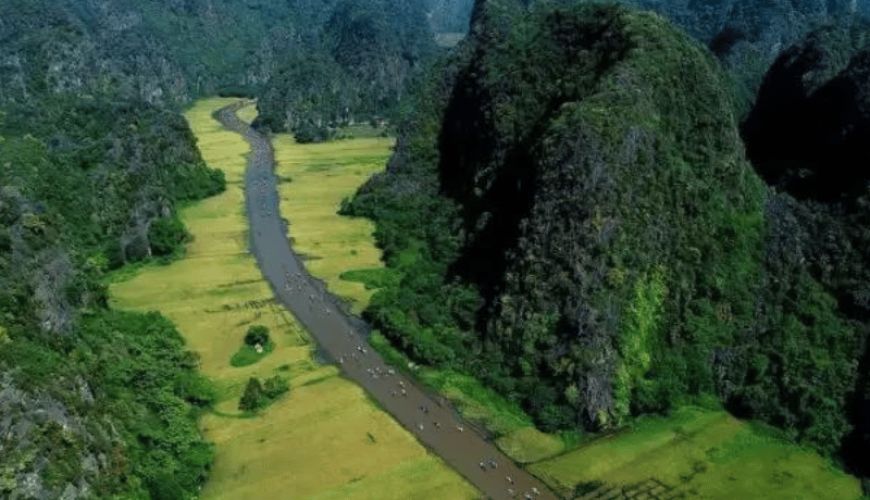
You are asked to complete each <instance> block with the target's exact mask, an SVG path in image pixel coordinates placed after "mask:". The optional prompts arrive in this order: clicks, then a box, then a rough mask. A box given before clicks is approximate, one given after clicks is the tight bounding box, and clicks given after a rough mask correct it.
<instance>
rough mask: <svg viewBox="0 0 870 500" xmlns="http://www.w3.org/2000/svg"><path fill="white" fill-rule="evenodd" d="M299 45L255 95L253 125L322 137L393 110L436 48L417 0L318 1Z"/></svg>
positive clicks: (308, 137)
mask: <svg viewBox="0 0 870 500" xmlns="http://www.w3.org/2000/svg"><path fill="white" fill-rule="evenodd" d="M320 10H321V12H319V13H318V14H317V16H316V17H317V18H318V21H317V24H314V25H313V26H309V29H310V30H311V31H313V32H315V33H312V38H311V39H310V40H309V41H308V43H307V44H306V45H307V46H306V47H305V50H294V51H290V52H289V55H288V56H287V57H286V58H285V59H284V60H282V61H281V63H280V64H279V65H278V67H277V69H276V71H275V72H274V73H273V74H272V75H271V78H270V80H269V82H268V83H267V84H266V85H265V86H264V88H263V90H262V91H261V92H260V93H259V95H258V103H257V108H258V112H259V116H258V117H257V120H256V123H255V125H256V126H263V127H266V128H269V129H270V130H272V131H276V132H277V131H285V130H289V131H292V132H293V133H294V135H295V136H296V140H297V141H299V142H320V141H325V140H329V139H330V138H332V137H333V136H334V135H335V128H336V127H338V126H341V125H346V124H348V123H352V122H353V121H363V120H374V119H383V118H387V117H389V116H391V115H392V113H393V111H394V110H395V108H396V106H397V104H398V102H399V100H400V99H401V98H402V96H403V95H404V94H405V92H406V90H407V88H408V87H409V85H410V84H411V82H412V81H413V80H414V78H416V77H417V75H418V74H419V73H420V71H421V69H422V68H425V67H426V66H427V65H428V63H429V61H430V59H431V56H432V55H433V54H434V51H435V46H434V44H433V41H432V37H431V31H430V28H429V26H428V25H427V23H426V19H425V15H426V14H425V7H424V5H423V2H422V1H420V0H365V1H361V0H342V1H338V2H334V3H332V4H331V5H330V4H327V5H323V6H322V8H321V9H320Z"/></svg>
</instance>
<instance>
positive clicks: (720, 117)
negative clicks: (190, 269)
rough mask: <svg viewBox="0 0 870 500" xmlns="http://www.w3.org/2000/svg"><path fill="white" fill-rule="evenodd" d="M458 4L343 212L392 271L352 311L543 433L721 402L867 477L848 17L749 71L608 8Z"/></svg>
mask: <svg viewBox="0 0 870 500" xmlns="http://www.w3.org/2000/svg"><path fill="white" fill-rule="evenodd" d="M473 19H474V21H473V23H474V24H473V26H472V29H471V33H470V36H469V38H467V39H466V40H465V41H463V42H462V43H461V44H460V46H459V47H458V49H457V51H456V52H455V53H453V54H452V55H451V56H450V58H449V59H447V60H444V61H442V62H441V63H439V65H438V67H436V68H435V69H434V70H433V71H432V72H431V73H430V75H429V77H428V78H427V79H426V80H425V81H424V82H423V83H421V84H420V85H418V86H417V87H416V88H415V99H414V102H415V105H416V106H415V107H414V108H413V109H410V110H409V111H408V112H407V113H406V115H405V116H404V119H403V121H402V124H401V125H400V131H401V133H400V136H399V139H398V144H397V147H396V153H395V155H394V156H393V157H392V159H391V160H390V163H389V165H388V167H387V171H386V173H384V174H380V175H377V176H375V177H373V178H372V179H371V180H369V182H368V183H367V184H366V185H365V186H363V187H362V188H361V189H360V190H359V191H358V193H357V194H356V195H355V196H354V197H353V198H352V199H350V200H347V201H346V202H345V204H344V205H343V208H342V210H343V212H344V213H347V214H352V215H362V216H367V217H370V218H372V219H373V220H374V221H375V222H376V227H377V229H376V237H377V240H378V243H379V245H380V246H381V247H382V248H383V249H384V255H385V261H386V263H387V265H388V267H390V268H391V269H392V270H393V272H394V273H395V275H396V276H397V278H395V279H393V280H389V281H387V282H386V285H387V286H386V287H385V288H383V289H381V290H380V291H379V292H378V293H377V294H376V295H375V296H374V298H373V299H372V305H371V306H370V307H369V309H368V310H367V311H366V313H365V315H366V318H367V319H368V320H369V321H370V322H371V323H372V325H373V327H375V328H377V329H379V330H380V331H381V332H383V333H384V334H385V335H386V336H387V337H388V338H389V339H390V340H391V341H392V342H393V343H394V344H395V345H397V346H399V347H400V348H402V349H403V350H404V351H405V352H406V353H407V354H408V355H409V356H411V357H412V358H413V359H414V360H415V361H417V362H420V363H425V364H430V365H434V366H440V367H445V368H451V369H454V370H460V371H464V372H466V373H469V374H472V375H474V376H476V377H478V378H479V379H481V380H483V381H484V382H486V383H487V384H488V385H489V386H490V387H493V388H495V389H496V390H498V391H499V392H500V393H502V394H505V395H507V396H508V397H509V398H510V399H511V400H513V401H517V402H519V403H521V404H522V406H523V408H524V409H525V410H526V411H528V412H529V413H530V414H531V415H532V416H533V417H534V419H535V420H536V422H537V424H538V425H539V426H540V427H541V428H543V429H545V430H556V429H564V428H572V427H575V426H581V427H584V428H586V429H590V430H606V429H610V428H615V427H618V426H620V425H622V424H624V423H626V422H628V421H629V420H630V419H631V418H633V417H635V416H638V415H641V414H644V413H650V412H658V413H661V412H668V411H669V410H670V409H672V408H675V407H677V406H679V405H682V404H686V403H691V404H696V405H701V406H706V407H711V408H721V407H725V408H726V409H728V410H729V411H731V412H732V413H734V414H735V415H738V416H740V417H746V418H756V419H760V420H763V421H766V422H768V423H771V424H773V425H775V426H778V427H780V428H782V429H783V430H784V431H785V432H786V434H787V435H788V436H790V437H791V438H793V439H795V440H796V441H798V442H800V443H803V444H806V445H808V446H811V447H813V448H815V449H817V450H819V451H821V452H822V453H824V454H826V455H828V456H832V457H836V458H838V459H839V460H841V461H842V462H843V463H844V465H845V466H846V467H847V468H848V469H849V470H850V471H852V472H855V473H858V474H859V475H861V476H863V477H867V476H868V473H870V468H868V465H870V464H868V462H867V456H868V455H867V453H866V451H867V449H868V445H870V427H868V424H867V422H868V421H870V411H868V408H870V385H868V376H870V365H868V362H867V360H868V357H867V349H868V343H867V336H868V331H870V315H868V313H870V302H868V283H870V281H868V278H870V276H868V275H867V272H868V267H867V265H868V261H867V259H868V257H870V255H868V254H867V251H868V250H867V249H868V248H870V245H868V243H870V242H868V241H867V240H866V238H867V222H868V220H870V219H868V213H867V207H868V206H870V205H868V199H870V193H868V186H870V183H868V177H867V174H866V168H863V166H862V165H866V163H867V161H868V160H870V158H868V156H867V148H866V144H868V142H870V101H868V98H867V93H866V91H864V90H861V89H866V87H867V85H868V83H870V73H868V68H870V65H868V63H867V61H868V54H870V47H868V36H867V33H868V24H867V23H866V21H864V20H861V19H860V18H858V17H855V16H854V15H852V14H851V13H848V12H847V13H845V15H844V17H838V18H825V17H820V18H816V19H815V22H809V21H807V23H806V24H805V25H804V26H805V30H810V32H809V34H805V35H804V36H796V35H795V34H794V33H792V32H789V31H788V30H785V31H781V32H780V35H783V33H787V34H789V36H791V37H793V38H794V39H795V43H794V44H793V45H791V46H785V47H783V48H782V50H781V51H779V52H777V53H776V54H775V57H771V59H772V60H773V65H772V66H771V67H770V69H769V71H765V72H764V73H762V74H761V75H758V74H756V72H757V69H754V66H753V65H754V64H756V61H753V60H748V61H746V62H745V64H737V65H736V66H735V67H733V68H731V69H730V70H729V69H728V65H727V64H724V63H723V59H725V58H726V57H725V56H727V55H728V51H726V50H722V49H721V47H719V48H720V50H718V51H714V50H712V48H715V47H717V45H716V43H715V42H716V41H715V40H714V39H715V38H716V37H715V35H714V36H712V37H711V39H708V40H706V41H705V44H702V43H699V42H700V41H699V40H698V39H697V38H690V37H689V36H687V35H686V34H684V32H681V31H678V30H676V29H674V27H672V25H671V24H670V23H669V22H667V21H665V20H664V19H663V18H661V17H657V16H654V15H650V14H642V13H640V12H638V11H635V10H630V9H626V8H622V7H618V6H615V5H599V4H584V3H581V4H570V5H565V4H553V3H549V4H536V5H534V4H533V5H532V6H531V7H530V6H528V5H527V3H526V2H514V1H511V0H491V1H489V2H477V4H476V7H475V12H474V16H473ZM795 29H797V28H795ZM705 45H707V46H705ZM711 45H712V46H713V47H711ZM717 56H719V57H718V58H717ZM756 89H757V90H758V93H757V97H753V95H754V94H755V91H756ZM747 90H751V92H752V95H750V94H748V93H747ZM795 144H797V145H798V146H795ZM865 483H866V481H865ZM867 485H868V484H865V487H866V486H867Z"/></svg>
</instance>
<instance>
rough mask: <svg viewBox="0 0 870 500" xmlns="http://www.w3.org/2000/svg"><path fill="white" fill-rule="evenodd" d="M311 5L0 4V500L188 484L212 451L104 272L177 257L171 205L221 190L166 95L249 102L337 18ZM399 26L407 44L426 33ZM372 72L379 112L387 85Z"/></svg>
mask: <svg viewBox="0 0 870 500" xmlns="http://www.w3.org/2000/svg"><path fill="white" fill-rule="evenodd" d="M393 3H394V4H396V5H400V6H402V7H403V8H406V11H405V12H400V13H402V14H403V15H406V16H407V17H408V18H409V19H411V18H414V19H416V18H421V16H419V15H416V14H414V15H411V14H412V13H413V12H416V11H414V9H416V8H418V7H417V5H418V4H416V3H413V2H391V3H390V5H392V4H393ZM360 4H362V3H360ZM366 5H367V4H366ZM324 7H325V6H324V5H320V4H315V3H313V2H304V1H299V2H271V1H262V0H246V1H241V0H226V1H212V0H201V1H200V0H193V1H175V0H173V1H158V0H148V1H143V2H136V3H135V5H131V4H130V3H127V2H121V1H100V2H96V1H90V0H59V1H56V0H15V1H11V0H3V1H0V81H2V82H3V84H2V85H0V436H2V437H0V497H2V498H9V499H40V500H43V499H53V498H64V499H65V500H75V499H78V498H82V499H83V498H137V499H155V500H156V499H161V500H162V499H173V500H174V499H185V500H187V499H189V498H191V497H195V496H196V494H197V492H198V490H199V488H200V486H201V485H202V483H203V481H204V480H205V478H206V473H207V470H208V468H209V467H210V464H211V462H212V459H213V451H212V446H211V445H210V444H209V443H206V442H205V441H204V440H203V439H202V436H201V435H200V433H199V430H198V429H197V424H196V421H197V416H198V414H199V413H200V412H202V411H203V410H205V409H207V408H209V407H210V405H211V404H212V402H213V401H214V390H213V388H212V387H211V385H210V383H209V382H208V381H207V380H205V379H204V378H202V377H201V376H200V375H199V374H198V373H197V360H196V357H195V356H194V355H192V354H191V353H190V352H187V351H186V350H185V347H184V342H183V339H182V337H181V336H180V335H179V333H178V332H177V331H176V330H175V328H174V326H173V325H172V324H171V323H170V322H169V321H168V320H166V319H165V318H163V317H161V316H159V315H158V314H155V313H151V314H139V313H126V312H124V313H122V312H117V311H112V310H110V309H109V307H108V305H107V292H106V285H105V280H106V277H107V273H108V272H110V271H112V270H115V269H119V268H121V267H123V266H125V265H130V264H131V263H136V262H143V261H157V262H161V261H163V262H166V261H168V260H171V259H174V258H177V257H178V256H180V255H182V254H183V248H184V243H185V242H187V241H189V239H190V235H189V234H188V233H187V232H186V231H185V228H184V226H183V224H182V223H181V221H180V220H179V217H178V208H179V207H180V206H181V205H183V204H184V203H188V202H192V201H195V200H200V199H202V198H205V197H207V196H210V195H213V194H215V193H218V192H220V191H222V190H224V189H225V181H224V177H223V173H222V172H220V171H216V170H212V169H210V168H208V167H207V166H206V165H205V164H204V163H203V161H202V158H201V157H200V154H199V152H198V150H197V148H196V144H195V138H194V137H193V134H192V133H191V131H190V129H189V128H188V126H187V123H186V122H185V120H184V119H183V118H182V117H181V115H180V114H178V111H179V110H180V109H181V107H182V106H184V105H185V104H186V103H189V102H190V101H191V100H192V99H195V98H197V97H199V96H204V95H212V94H215V93H218V94H231V95H257V94H258V93H260V92H265V89H267V88H268V82H270V81H271V79H272V77H273V75H277V74H279V73H280V71H279V70H278V69H277V68H280V67H281V64H292V58H291V56H290V55H291V54H298V53H304V52H305V51H306V50H307V49H306V48H307V47H309V46H314V45H316V44H320V45H322V46H323V47H324V49H323V50H324V52H323V53H324V54H329V51H328V50H327V49H328V48H329V47H331V46H330V45H328V44H327V42H329V43H340V40H337V39H336V36H335V34H336V33H340V32H341V30H343V29H345V26H344V25H341V24H340V23H342V22H346V21H347V19H349V18H348V17H347V16H351V17H350V19H352V20H354V19H356V18H355V17H353V16H352V15H351V14H347V13H346V14H345V16H344V17H342V15H339V14H335V15H331V16H330V15H329V14H330V12H329V11H328V9H325V8H324ZM339 7H340V8H342V9H344V10H345V11H347V12H356V11H355V10H354V9H356V10H359V7H358V5H357V4H355V3H353V2H344V3H343V4H338V3H336V5H335V8H336V9H339ZM382 7H383V8H384V9H385V10H389V9H387V7H388V5H387V3H386V2H385V3H384V5H383V6H382ZM323 15H327V16H326V17H324V18H320V17H319V16H323ZM306 16H315V17H318V19H319V22H320V23H321V24H320V25H306V24H304V22H303V20H304V19H305V17H306ZM415 16H416V17H415ZM422 18H424V19H425V16H423V17H422ZM384 21H385V20H384V19H380V20H378V22H379V23H380V24H378V25H377V26H375V28H377V29H379V30H386V29H388V28H389V30H390V32H391V33H394V34H396V33H399V32H400V31H399V30H395V27H388V26H386V25H384V24H383V23H384ZM387 21H389V22H396V18H395V17H392V18H389V19H387ZM329 22H332V23H333V24H334V27H333V28H332V29H333V31H332V32H331V33H333V34H332V35H327V34H325V33H326V31H325V29H326V28H325V27H326V26H328V23H329ZM353 22H356V21H353ZM424 22H425V21H424ZM312 26H314V29H313V30H312ZM418 29H419V32H416V33H409V32H408V30H412V31H413V30H418ZM321 32H323V33H321ZM402 33H403V34H402V36H403V37H404V38H403V39H402V40H401V43H406V42H408V41H409V40H412V39H413V38H414V36H417V37H418V38H419V40H418V41H416V42H414V43H417V44H418V45H419V47H421V48H420V49H416V50H419V51H421V53H422V52H425V50H427V49H426V48H425V47H426V44H427V43H429V42H430V39H431V36H430V34H431V31H430V28H429V26H428V25H425V24H424V25H423V26H422V27H421V26H420V25H419V24H417V25H411V24H409V25H408V26H407V27H406V28H405V32H402ZM372 36H374V37H379V36H382V34H381V33H379V32H378V33H374V34H372ZM343 43H345V44H348V43H350V44H353V43H356V42H355V41H354V40H348V41H345V42H343ZM390 43H395V42H394V41H392V39H391V41H390ZM341 53H342V54H344V53H343V52H341ZM415 54H416V53H415ZM382 55H383V52H378V51H377V50H374V49H373V50H371V51H370V52H365V53H361V54H357V55H352V54H350V53H348V54H345V56H346V57H348V58H350V59H348V60H346V61H343V63H344V65H343V66H341V67H340V71H342V76H341V78H347V79H348V80H347V82H342V85H348V86H353V85H354V83H353V78H356V77H365V78H368V76H369V75H368V74H367V73H366V72H365V70H360V68H362V67H364V66H365V65H369V66H370V67H372V68H374V69H373V70H372V71H381V70H383V68H384V67H385V66H384V64H382V63H379V62H376V61H373V58H377V57H381V56H382ZM330 57H332V56H330ZM413 57H416V56H413ZM354 58H355V59H354ZM288 61H289V62H288ZM336 64H337V63H336ZM379 64H380V66H379ZM354 71H359V73H354ZM395 76H396V75H392V74H387V77H390V78H393V77H395ZM400 76H401V75H400ZM285 83H286V82H283V83H282V84H285ZM300 83H301V82H300ZM320 83H322V82H320ZM379 83H382V82H379ZM391 83H392V84H393V85H392V87H390V90H389V92H392V93H391V94H390V93H388V94H385V96H386V97H384V99H386V100H390V101H391V102H390V105H394V103H393V102H392V101H393V100H395V99H396V97H397V95H398V94H401V93H402V85H404V84H405V83H404V81H403V80H402V81H399V80H396V81H391ZM321 90H322V89H321ZM354 98H357V96H354ZM355 103H358V101H353V102H352V103H351V105H356V104H355ZM343 105H344V104H343ZM368 109H375V108H368Z"/></svg>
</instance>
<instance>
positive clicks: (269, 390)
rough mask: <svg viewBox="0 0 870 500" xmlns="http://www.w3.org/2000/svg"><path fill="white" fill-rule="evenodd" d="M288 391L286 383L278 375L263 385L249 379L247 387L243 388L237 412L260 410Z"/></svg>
mask: <svg viewBox="0 0 870 500" xmlns="http://www.w3.org/2000/svg"><path fill="white" fill-rule="evenodd" d="M288 390H290V389H289V387H288V386H287V381H286V380H285V379H284V378H283V377H281V376H279V375H275V376H273V377H270V378H268V379H266V382H265V383H261V382H260V380H259V379H257V378H254V377H251V378H250V379H249V380H248V385H246V386H245V392H244V394H243V395H242V398H241V399H240V400H239V410H240V411H245V412H255V411H258V410H261V409H263V408H264V407H265V406H267V405H268V404H269V403H271V402H272V401H274V400H275V399H276V398H278V397H279V396H281V395H282V394H284V393H285V392H287V391H288Z"/></svg>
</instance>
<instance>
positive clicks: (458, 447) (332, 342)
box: [215, 101, 559, 500]
mask: <svg viewBox="0 0 870 500" xmlns="http://www.w3.org/2000/svg"><path fill="white" fill-rule="evenodd" d="M250 104H251V103H250V102H249V101H240V102H239V103H236V104H234V105H232V106H228V107H226V108H223V109H221V110H219V111H218V112H216V113H215V119H217V120H218V121H219V122H221V123H222V124H223V125H224V126H225V127H227V128H228V129H229V130H232V131H234V132H237V133H239V134H241V135H242V136H243V137H244V138H245V140H246V141H247V142H248V143H249V144H250V146H251V153H250V156H249V157H248V167H247V170H246V172H245V199H246V207H247V215H248V218H249V220H250V228H251V229H250V233H251V246H252V250H253V252H254V254H255V256H256V258H257V262H258V264H259V266H260V270H261V271H262V273H263V276H265V277H266V279H267V280H268V281H269V283H270V284H271V286H272V289H273V290H274V292H275V296H276V297H277V299H278V300H279V301H280V302H281V303H282V304H284V306H285V307H287V309H288V310H289V311H290V312H291V313H293V315H294V316H296V318H297V319H298V320H299V321H300V322H301V323H302V324H303V325H305V327H306V328H307V329H308V331H309V332H311V334H312V335H313V336H314V338H315V339H316V340H317V342H318V344H319V346H320V355H321V356H322V357H324V358H326V359H328V360H330V361H333V362H336V363H340V365H341V370H342V373H343V374H344V376H345V377H347V378H348V379H350V380H353V381H354V382H356V383H358V384H359V385H361V386H362V387H363V388H364V389H365V390H366V391H367V392H368V393H369V394H370V395H371V397H372V398H374V399H375V400H376V401H377V402H378V403H379V404H380V405H381V406H382V407H383V408H384V409H385V410H386V411H387V412H389V413H390V414H391V415H392V416H393V417H394V418H395V419H396V420H397V421H398V422H400V423H401V424H402V425H403V426H404V427H405V428H407V429H408V430H410V431H411V432H412V433H413V434H414V435H416V436H417V439H418V440H419V441H420V442H422V443H423V444H424V445H425V446H426V447H427V448H429V449H430V450H432V452H433V453H435V454H437V455H438V456H440V457H441V458H442V459H443V460H444V461H445V462H447V463H448V464H449V465H450V466H451V467H453V468H454V469H456V470H457V471H458V472H459V473H460V474H462V475H463V476H465V478H466V479H468V481H469V482H470V483H471V484H473V485H474V486H475V487H477V488H478V489H479V490H480V491H481V492H483V493H484V494H485V495H486V496H488V497H489V498H492V499H493V500H509V499H511V498H517V499H522V500H527V499H546V500H556V499H557V498H559V497H557V496H556V495H555V494H554V493H553V492H552V491H550V490H549V488H547V487H546V486H545V485H544V484H543V483H542V482H541V481H540V480H538V479H537V478H535V477H534V476H532V475H530V474H528V473H527V472H525V471H523V470H522V469H520V468H519V467H518V466H517V465H516V464H514V463H513V462H512V461H511V460H510V459H509V458H508V457H506V456H505V455H504V454H502V453H501V452H500V451H499V450H498V449H497V448H496V447H495V446H494V445H493V444H492V443H490V442H489V441H488V439H487V437H486V436H485V434H484V433H483V432H481V431H480V430H478V429H476V428H475V427H474V426H473V425H471V424H468V423H467V422H464V421H462V420H461V419H460V418H459V416H458V414H457V413H456V411H455V410H454V409H453V408H452V407H451V406H450V404H449V403H448V402H445V401H443V400H442V399H441V398H437V397H430V395H428V394H426V393H425V392H424V391H423V390H421V389H420V388H419V387H418V386H417V385H416V384H414V383H413V381H412V380H411V379H409V378H408V377H406V376H405V375H403V374H402V373H400V372H398V371H396V372H394V373H393V370H392V369H390V368H389V367H388V366H387V365H386V363H385V362H384V360H383V358H381V356H380V355H379V354H378V353H377V352H375V351H374V350H373V349H371V348H370V347H369V346H368V344H367V343H366V341H365V338H364V337H363V334H362V333H361V332H362V331H364V330H363V328H361V326H362V325H359V324H358V320H355V319H353V318H348V317H347V316H345V314H344V313H342V311H341V309H340V308H339V307H338V301H337V299H336V298H335V297H333V296H332V295H331V294H329V293H328V292H327V291H326V290H325V288H324V286H323V285H322V284H321V283H320V282H319V281H316V280H314V279H313V278H311V277H310V276H309V275H308V274H307V272H306V271H305V268H304V266H303V264H302V261H301V260H300V259H299V258H298V256H297V255H296V254H295V253H294V252H293V251H292V249H291V247H290V243H289V242H288V240H287V228H286V225H285V223H284V221H282V219H281V218H280V211H279V207H278V200H279V198H278V192H277V187H276V178H275V176H274V173H273V169H274V154H273V151H272V146H271V143H270V141H269V139H268V138H266V137H265V136H263V135H261V134H259V133H257V132H256V131H254V130H253V129H251V128H250V126H249V125H248V124H247V123H245V122H243V121H241V120H240V119H239V118H238V117H237V116H236V114H235V111H237V110H238V109H241V108H242V107H245V106H247V105H250ZM536 492H537V493H536Z"/></svg>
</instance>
